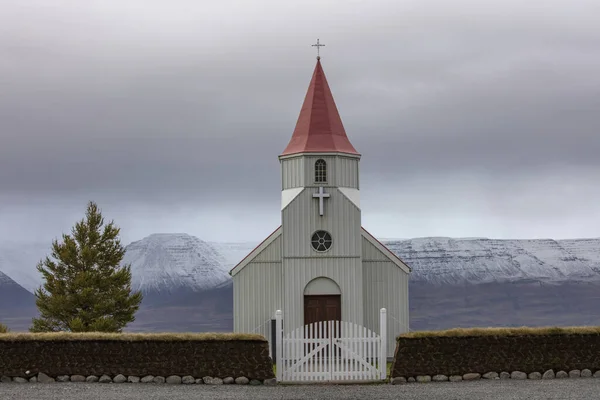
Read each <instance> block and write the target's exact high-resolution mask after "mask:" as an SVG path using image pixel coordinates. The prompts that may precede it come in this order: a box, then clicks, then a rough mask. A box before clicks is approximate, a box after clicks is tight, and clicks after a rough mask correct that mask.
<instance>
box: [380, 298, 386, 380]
mask: <svg viewBox="0 0 600 400" xmlns="http://www.w3.org/2000/svg"><path fill="white" fill-rule="evenodd" d="M379 332H380V333H379V337H380V338H381V346H380V347H379V348H380V351H381V353H380V354H379V373H380V375H379V378H380V379H386V378H387V310H386V309H385V308H382V309H381V310H379Z"/></svg>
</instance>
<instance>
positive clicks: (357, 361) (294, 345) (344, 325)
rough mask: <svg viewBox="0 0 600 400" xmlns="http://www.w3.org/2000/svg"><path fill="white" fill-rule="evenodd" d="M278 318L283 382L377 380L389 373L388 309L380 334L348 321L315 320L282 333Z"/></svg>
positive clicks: (382, 315) (278, 316)
mask: <svg viewBox="0 0 600 400" xmlns="http://www.w3.org/2000/svg"><path fill="white" fill-rule="evenodd" d="M282 317H283V316H282V313H281V310H277V312H276V313H275V319H276V333H277V336H276V338H275V340H276V342H275V343H276V344H275V345H276V350H275V353H276V369H277V374H276V376H277V380H278V381H280V382H343V381H378V380H384V379H386V377H387V357H386V354H387V353H386V344H387V341H386V310H385V308H382V309H381V311H380V322H379V323H380V332H381V334H380V335H377V334H376V333H375V332H372V331H371V330H369V329H367V328H365V327H362V326H360V325H357V324H355V323H352V322H346V321H322V322H315V323H312V324H309V325H305V326H303V327H300V328H297V329H295V330H293V331H291V332H290V333H288V334H287V335H286V336H283V326H282V325H283V324H282V321H283V318H282Z"/></svg>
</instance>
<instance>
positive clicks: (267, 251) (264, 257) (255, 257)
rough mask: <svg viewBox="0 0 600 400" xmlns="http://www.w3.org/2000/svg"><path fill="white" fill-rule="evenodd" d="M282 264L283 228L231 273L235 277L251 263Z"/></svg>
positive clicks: (278, 229)
mask: <svg viewBox="0 0 600 400" xmlns="http://www.w3.org/2000/svg"><path fill="white" fill-rule="evenodd" d="M273 261H278V262H281V226H279V227H278V228H277V229H275V231H274V232H273V233H271V234H270V235H269V236H267V238H266V239H265V240H263V241H262V243H260V244H259V245H258V246H256V247H255V248H254V250H252V251H251V252H250V253H249V254H248V255H247V256H246V257H244V259H243V260H242V261H240V262H239V263H238V264H237V265H236V266H235V267H233V268H232V269H231V271H229V275H231V276H234V275H236V274H237V273H239V272H240V271H241V270H242V269H243V268H244V267H245V266H246V265H248V264H250V263H251V262H273Z"/></svg>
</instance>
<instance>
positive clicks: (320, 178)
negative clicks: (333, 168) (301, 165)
mask: <svg viewBox="0 0 600 400" xmlns="http://www.w3.org/2000/svg"><path fill="white" fill-rule="evenodd" d="M315 182H327V163H326V162H325V160H323V159H318V160H317V161H316V162H315Z"/></svg>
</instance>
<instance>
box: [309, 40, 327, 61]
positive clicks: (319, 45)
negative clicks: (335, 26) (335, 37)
mask: <svg viewBox="0 0 600 400" xmlns="http://www.w3.org/2000/svg"><path fill="white" fill-rule="evenodd" d="M323 46H325V45H324V44H320V43H319V39H317V44H311V47H316V48H317V60H320V59H321V55H320V54H319V50H320V49H319V48H320V47H323Z"/></svg>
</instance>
